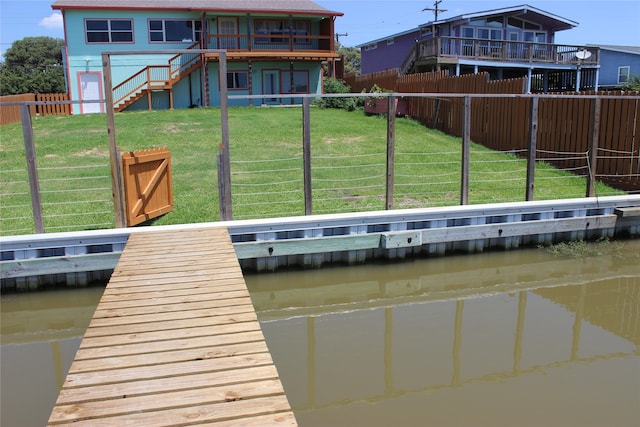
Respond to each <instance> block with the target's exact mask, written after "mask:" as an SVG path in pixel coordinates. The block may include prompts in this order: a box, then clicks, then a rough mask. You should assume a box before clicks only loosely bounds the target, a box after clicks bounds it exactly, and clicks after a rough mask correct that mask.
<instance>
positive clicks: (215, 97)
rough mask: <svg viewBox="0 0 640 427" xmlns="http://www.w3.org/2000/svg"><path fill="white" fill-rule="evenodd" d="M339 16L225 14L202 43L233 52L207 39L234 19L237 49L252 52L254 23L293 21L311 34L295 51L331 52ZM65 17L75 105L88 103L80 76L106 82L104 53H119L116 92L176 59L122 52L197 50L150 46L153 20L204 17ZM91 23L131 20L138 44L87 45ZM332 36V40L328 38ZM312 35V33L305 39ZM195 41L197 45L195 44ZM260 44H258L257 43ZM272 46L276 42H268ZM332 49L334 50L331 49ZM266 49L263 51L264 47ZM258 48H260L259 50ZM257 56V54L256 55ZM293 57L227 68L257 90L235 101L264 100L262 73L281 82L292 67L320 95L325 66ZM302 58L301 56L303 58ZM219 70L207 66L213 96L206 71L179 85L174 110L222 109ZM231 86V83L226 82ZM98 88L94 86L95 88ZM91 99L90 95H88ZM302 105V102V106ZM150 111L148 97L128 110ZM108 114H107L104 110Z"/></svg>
mask: <svg viewBox="0 0 640 427" xmlns="http://www.w3.org/2000/svg"><path fill="white" fill-rule="evenodd" d="M334 15H335V12H329V11H327V14H326V16H322V15H315V14H312V15H309V14H304V15H302V14H301V15H300V16H297V15H296V14H295V13H293V14H288V13H286V12H284V11H283V12H282V13H275V14H266V13H265V14H262V13H253V14H251V15H248V14H247V13H243V14H238V13H236V14H233V13H228V14H226V13H220V14H207V15H206V16H205V19H204V25H203V28H202V38H203V39H204V40H206V44H205V45H206V47H207V48H209V49H219V48H225V47H226V48H229V46H221V45H219V40H218V38H216V37H210V38H209V37H208V34H212V35H215V34H217V33H219V31H218V23H219V19H220V18H221V17H225V18H234V19H236V22H237V35H238V36H239V37H238V39H237V40H238V41H237V43H238V46H235V47H239V48H240V49H248V48H249V47H248V46H247V41H248V40H249V38H248V37H242V36H247V35H249V34H251V35H254V34H255V22H256V20H261V19H266V20H273V19H276V20H288V19H289V17H290V16H291V18H292V19H293V20H294V21H304V22H307V23H308V24H309V25H308V27H307V28H308V30H307V31H308V34H309V35H310V37H309V42H308V44H307V43H301V44H300V45H298V44H296V45H295V46H294V48H295V49H294V51H293V52H295V51H297V50H300V51H304V50H309V51H328V48H329V46H330V43H329V41H331V40H332V39H333V31H332V30H333V26H332V25H331V26H329V25H330V24H331V22H329V24H327V20H331V19H332V16H334ZM63 16H64V25H65V39H66V52H67V57H66V67H67V75H68V91H69V95H70V98H71V99H72V100H80V99H83V90H86V88H85V89H83V86H82V84H80V83H79V81H80V76H81V75H87V74H88V73H93V74H95V75H99V80H100V81H102V80H103V78H104V75H103V73H104V72H103V67H102V52H115V53H116V54H114V55H111V57H110V60H111V68H110V71H111V77H112V79H111V81H112V86H113V87H115V86H117V85H118V84H119V83H121V82H123V81H125V80H127V79H129V78H130V77H131V76H133V75H134V74H136V73H138V72H140V71H141V70H143V69H145V67H147V66H150V65H163V66H166V65H167V64H168V61H169V59H171V58H172V57H173V56H175V55H174V54H171V53H167V54H136V55H131V54H126V55H118V54H117V52H123V53H124V52H127V51H159V50H167V51H171V50H178V49H186V48H188V47H189V46H191V45H192V44H193V42H192V41H189V42H187V41H185V42H151V41H150V35H149V20H150V19H158V20H159V19H164V20H175V19H183V20H194V21H199V22H200V21H202V16H201V13H200V12H189V11H171V10H150V9H145V10H137V9H129V10H114V9H109V10H91V9H90V8H82V9H74V8H72V9H66V10H63ZM87 19H99V20H114V21H115V20H130V21H131V23H132V33H133V38H132V40H131V41H130V42H123V43H113V42H110V43H109V42H105V43H88V42H87V39H86V31H85V22H86V20H87ZM329 32H331V34H329ZM305 34H307V33H305ZM319 35H324V36H325V37H324V38H323V39H322V40H320V39H318V38H314V37H313V36H319ZM269 37H272V39H273V36H269V35H265V38H269ZM230 38H231V39H235V38H234V37H230ZM194 41H195V40H194ZM254 41H255V40H254ZM269 41H270V42H272V41H273V40H269ZM267 45H268V46H269V48H273V49H281V50H288V49H289V47H290V46H289V45H288V42H287V43H286V44H283V46H276V45H275V44H273V45H269V44H267ZM331 46H332V44H331ZM261 47H264V46H261ZM254 48H255V46H254ZM254 50H257V49H254ZM290 55H291V54H290V53H289V54H287V56H286V59H284V58H283V60H282V61H279V60H278V59H277V58H274V60H273V62H268V63H267V62H261V61H260V60H253V61H252V63H251V64H249V62H248V61H246V60H233V61H229V60H228V62H227V69H228V71H230V72H231V71H247V72H249V70H251V71H250V72H251V77H250V81H251V82H252V85H251V87H250V89H232V90H229V94H230V95H241V94H247V95H260V94H262V73H263V70H266V69H270V70H275V71H277V72H278V73H279V76H280V78H282V77H281V76H282V73H287V72H289V71H290V70H291V67H292V65H291V64H293V70H294V71H303V72H306V73H308V91H309V93H321V92H322V80H321V70H322V64H321V61H320V60H308V59H306V58H305V59H300V58H297V59H290V58H289V56H290ZM301 57H302V55H301ZM218 69H219V67H218V64H217V62H209V63H207V66H206V71H207V76H208V79H209V80H208V82H207V83H208V87H209V92H210V93H209V94H208V96H205V94H203V93H202V86H203V85H202V83H203V81H202V80H203V76H202V69H198V70H195V71H193V72H192V73H191V74H190V75H189V76H188V78H184V79H183V80H181V81H179V82H177V83H176V84H174V86H173V107H174V108H186V107H190V106H204V103H205V100H207V99H208V101H209V102H208V105H209V106H217V105H219V104H220V91H219V87H220V86H219V82H218V74H217V73H218ZM225 84H226V82H225ZM94 86H95V85H94ZM92 89H94V90H93V92H92V93H95V92H96V91H97V89H98V88H97V86H95V87H94V88H92ZM99 91H100V93H101V97H102V98H104V88H103V87H102V85H100V87H99ZM85 95H86V94H85ZM169 99H170V97H169V94H168V93H167V91H166V90H164V91H163V90H157V91H153V92H152V93H151V106H152V108H154V109H156V108H158V109H161V108H169V106H170V102H169ZM288 102H289V101H288V100H285V102H283V103H288ZM298 102H300V101H298ZM249 103H250V101H249V100H241V101H240V100H233V101H231V102H230V105H249ZM148 105H149V99H148V96H144V97H143V98H141V99H139V100H138V101H137V102H136V103H134V104H133V105H131V106H129V107H128V109H130V110H135V109H147V108H148ZM102 111H104V108H102ZM83 112H84V109H83V107H82V106H80V105H73V113H75V114H78V113H83Z"/></svg>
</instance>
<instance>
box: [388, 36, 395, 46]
mask: <svg viewBox="0 0 640 427" xmlns="http://www.w3.org/2000/svg"><path fill="white" fill-rule="evenodd" d="M395 42H396V39H395V38H392V39H387V46H391V45H393V44H394V43H395Z"/></svg>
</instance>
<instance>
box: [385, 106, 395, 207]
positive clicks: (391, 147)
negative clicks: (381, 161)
mask: <svg viewBox="0 0 640 427" xmlns="http://www.w3.org/2000/svg"><path fill="white" fill-rule="evenodd" d="M395 147H396V97H395V96H394V95H390V96H389V98H387V190H386V206H385V208H386V209H387V210H390V209H393V176H394V160H395V151H396V148H395Z"/></svg>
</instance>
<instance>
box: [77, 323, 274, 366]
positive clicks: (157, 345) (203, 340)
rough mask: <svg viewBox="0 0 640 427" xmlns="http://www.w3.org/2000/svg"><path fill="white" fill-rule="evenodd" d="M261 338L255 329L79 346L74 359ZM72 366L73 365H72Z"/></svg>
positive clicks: (152, 351) (143, 352)
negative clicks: (135, 342)
mask: <svg viewBox="0 0 640 427" xmlns="http://www.w3.org/2000/svg"><path fill="white" fill-rule="evenodd" d="M261 339H263V335H262V331H259V330H255V331H250V332H242V333H237V334H228V335H213V336H205V337H195V338H188V339H181V340H169V341H155V342H148V343H141V344H129V345H121V346H115V347H97V348H86V349H85V348H80V349H78V352H77V353H76V359H96V358H100V357H103V358H108V357H116V356H127V355H133V354H145V353H148V354H151V353H159V352H163V351H171V350H183V349H188V348H198V347H205V346H211V345H228V344H238V343H245V342H251V341H260V340H261ZM72 366H73V365H72Z"/></svg>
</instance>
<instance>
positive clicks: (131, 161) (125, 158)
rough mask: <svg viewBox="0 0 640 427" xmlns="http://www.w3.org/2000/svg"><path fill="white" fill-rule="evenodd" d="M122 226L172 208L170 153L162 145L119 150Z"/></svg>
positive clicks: (147, 218)
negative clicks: (123, 212)
mask: <svg viewBox="0 0 640 427" xmlns="http://www.w3.org/2000/svg"><path fill="white" fill-rule="evenodd" d="M122 182H123V189H124V202H125V203H124V204H125V220H126V226H127V227H131V226H134V225H137V224H140V223H142V222H145V221H148V220H150V219H153V218H157V217H159V216H160V215H164V214H165V213H167V212H171V211H172V210H173V189H172V183H171V154H170V153H169V150H168V149H166V148H157V149H152V150H140V151H132V152H127V153H123V154H122Z"/></svg>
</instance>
